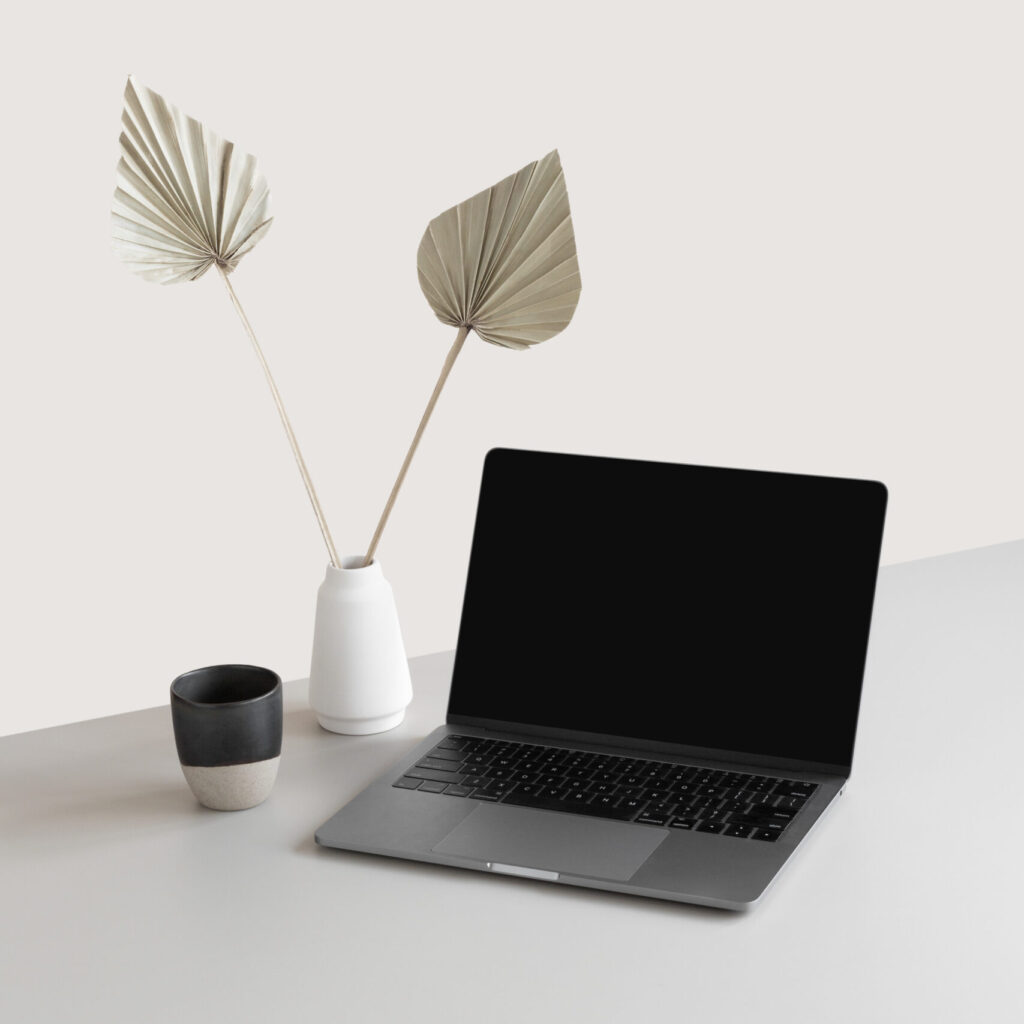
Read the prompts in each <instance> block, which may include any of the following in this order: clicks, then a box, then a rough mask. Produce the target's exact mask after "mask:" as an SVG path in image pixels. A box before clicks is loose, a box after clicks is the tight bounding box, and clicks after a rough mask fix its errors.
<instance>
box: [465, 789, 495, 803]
mask: <svg viewBox="0 0 1024 1024" xmlns="http://www.w3.org/2000/svg"><path fill="white" fill-rule="evenodd" d="M455 795H456V796H457V795H458V794H455ZM469 799H470V800H490V801H491V802H492V803H497V802H498V794H497V793H492V792H491V791H490V790H489V789H474V790H473V792H472V793H470V794H469Z"/></svg>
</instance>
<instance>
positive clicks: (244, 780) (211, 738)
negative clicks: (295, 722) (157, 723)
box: [171, 665, 282, 811]
mask: <svg viewBox="0 0 1024 1024" xmlns="http://www.w3.org/2000/svg"><path fill="white" fill-rule="evenodd" d="M281 697H282V687H281V677H280V676H279V675H278V674H277V673H276V672H271V671H270V669H268V668H259V667H257V666H256V665H211V666H209V667H208V668H197V669H194V670H193V671H191V672H185V673H183V674H182V675H180V676H178V677H177V679H175V680H174V682H173V683H171V720H172V722H173V724H174V741H175V743H176V744H177V747H178V760H179V761H180V762H181V770H182V772H183V773H184V775H185V780H186V781H187V782H188V784H189V787H190V788H191V790H192V792H193V793H194V794H195V797H196V799H197V800H198V801H199V802H200V803H201V804H202V805H203V806H204V807H210V808H212V809H213V810H215V811H242V810H245V809H246V808H247V807H255V806H256V805H257V804H260V803H262V802H263V801H264V800H266V798H267V797H268V796H269V795H270V791H271V789H272V788H273V786H274V780H275V779H276V778H277V767H278V764H279V763H280V761H281V732H282V699H281Z"/></svg>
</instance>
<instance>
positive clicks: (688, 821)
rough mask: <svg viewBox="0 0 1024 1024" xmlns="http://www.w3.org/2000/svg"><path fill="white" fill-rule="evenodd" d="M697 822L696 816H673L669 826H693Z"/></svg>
mask: <svg viewBox="0 0 1024 1024" xmlns="http://www.w3.org/2000/svg"><path fill="white" fill-rule="evenodd" d="M696 824H697V819H696V818H673V819H672V820H671V821H670V822H669V824H668V827H669V828H693V827H694V826H695V825H696Z"/></svg>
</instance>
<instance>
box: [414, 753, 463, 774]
mask: <svg viewBox="0 0 1024 1024" xmlns="http://www.w3.org/2000/svg"><path fill="white" fill-rule="evenodd" d="M459 764H460V762H458V761H443V760H442V759H441V758H439V757H425V758H423V760H422V761H418V762H417V763H416V767H417V768H433V769H434V771H436V772H457V771H458V770H459Z"/></svg>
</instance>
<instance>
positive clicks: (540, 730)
mask: <svg viewBox="0 0 1024 1024" xmlns="http://www.w3.org/2000/svg"><path fill="white" fill-rule="evenodd" d="M504 452H514V453H515V454H516V455H517V456H522V455H530V454H537V455H541V456H551V455H564V456H566V457H569V458H591V457H593V456H586V455H573V454H571V453H566V452H550V451H541V450H533V449H513V448H504V447H501V448H492V449H491V450H490V451H489V452H488V453H487V455H486V457H485V459H484V467H483V471H482V474H481V484H480V492H479V494H480V497H479V499H478V503H477V513H476V519H475V521H474V538H475V535H476V529H477V527H478V525H479V520H480V516H481V514H482V510H483V504H484V503H483V500H482V498H483V493H484V487H485V485H486V480H487V474H488V467H489V465H490V464H491V462H492V458H493V457H495V456H498V457H500V455H501V454H502V453H504ZM599 458H605V457H604V456H599ZM624 461H630V462H638V461H649V460H637V459H629V460H624ZM730 468H731V467H730ZM753 472H758V471H757V470H754V471H753ZM793 475H800V476H805V477H806V476H812V475H813V474H793ZM828 479H840V478H836V477H830V478H828ZM842 479H849V480H851V481H853V480H854V479H857V478H842ZM859 482H861V483H865V484H873V485H875V486H877V487H879V488H881V489H882V492H883V505H882V509H883V513H882V514H883V519H882V529H883V531H884V523H885V509H886V505H887V502H888V489H887V488H886V486H885V485H884V484H883V483H881V482H880V481H877V480H863V479H860V480H859ZM879 549H881V540H880V542H879ZM471 550H472V549H471ZM471 563H472V556H471V557H470V559H469V562H468V564H467V569H466V578H467V581H468V579H469V576H470V572H471V569H472V564H471ZM465 592H466V591H465V588H464V590H463V593H464V594H465ZM877 594H878V586H877V569H876V582H875V587H874V589H873V591H872V596H871V605H870V607H869V608H868V619H869V622H871V621H872V620H873V616H874V606H875V602H876V600H877ZM461 632H462V628H461V616H460V636H461ZM869 656H870V631H869V639H868V644H867V647H866V650H865V658H864V667H863V669H862V671H861V679H860V685H859V687H858V692H857V707H856V711H855V718H854V731H853V743H852V746H851V751H855V750H856V742H857V732H858V729H859V724H860V704H861V702H862V698H863V691H864V677H865V675H866V671H867V665H868V659H869ZM458 672H459V648H458V646H456V651H455V661H454V665H453V669H452V679H453V680H454V679H455V678H457V676H458ZM451 694H452V691H451V690H450V691H449V696H448V707H447V712H446V716H445V722H446V724H447V725H452V726H463V727H473V728H478V729H483V730H486V731H490V732H496V733H509V734H518V735H524V736H530V737H537V738H538V739H550V740H566V741H568V742H570V743H592V744H597V745H602V746H610V747H620V748H623V749H629V750H633V751H639V750H642V751H646V752H650V753H660V754H665V755H669V756H673V757H682V758H692V759H699V760H707V761H722V762H731V763H737V762H739V763H743V764H748V765H750V766H752V767H763V768H774V769H790V770H793V771H804V772H808V773H811V774H827V775H835V776H841V777H843V778H848V777H849V775H850V773H851V770H852V767H853V764H852V762H853V757H852V753H851V761H850V764H841V763H839V764H833V763H827V762H820V761H809V760H803V759H799V758H792V757H781V756H775V755H770V754H758V753H751V752H749V751H737V750H729V749H725V748H719V747H701V746H695V745H692V744H677V743H669V742H665V741H662V740H652V739H647V738H643V737H635V736H623V735H619V734H606V733H596V732H587V731H582V730H573V729H565V728H557V727H552V726H543V725H536V724H532V723H523V722H514V721H508V720H505V719H493V718H481V717H478V716H474V715H463V714H457V713H453V712H452V710H451V699H452V697H451Z"/></svg>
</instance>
